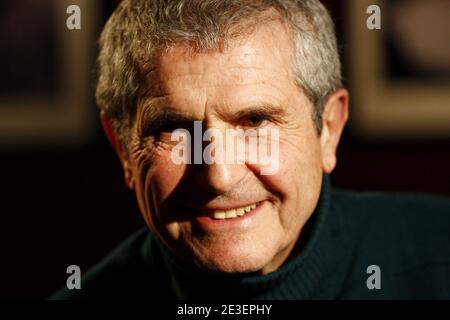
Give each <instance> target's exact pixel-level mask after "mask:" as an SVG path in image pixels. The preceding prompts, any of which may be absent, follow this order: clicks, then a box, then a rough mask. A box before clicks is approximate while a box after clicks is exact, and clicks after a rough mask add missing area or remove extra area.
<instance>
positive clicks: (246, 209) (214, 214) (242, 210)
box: [206, 202, 261, 220]
mask: <svg viewBox="0 0 450 320" xmlns="http://www.w3.org/2000/svg"><path fill="white" fill-rule="evenodd" d="M260 203H261V202H255V203H252V204H250V205H246V206H242V207H236V208H232V209H227V210H206V216H208V217H209V218H211V219H215V220H225V219H234V218H239V217H243V216H245V215H246V214H248V213H250V212H251V211H252V210H253V209H256V208H257V207H258V206H259V205H260Z"/></svg>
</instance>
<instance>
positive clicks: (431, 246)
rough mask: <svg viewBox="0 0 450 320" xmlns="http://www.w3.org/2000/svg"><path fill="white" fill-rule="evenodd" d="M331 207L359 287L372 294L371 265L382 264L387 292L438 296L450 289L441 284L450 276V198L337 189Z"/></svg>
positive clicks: (350, 279) (394, 294) (402, 295)
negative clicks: (367, 285) (337, 221)
mask: <svg viewBox="0 0 450 320" xmlns="http://www.w3.org/2000/svg"><path fill="white" fill-rule="evenodd" d="M332 211H333V214H336V215H338V216H339V217H340V221H341V222H342V229H343V232H344V233H345V236H346V239H347V241H348V248H349V251H350V252H351V265H350V267H349V275H348V278H349V281H350V283H353V286H357V287H359V288H360V292H365V293H366V294H369V292H368V291H367V288H366V282H365V281H366V279H367V277H368V275H367V267H368V266H370V265H377V266H379V267H380V269H381V272H382V275H383V279H384V288H383V290H382V291H383V294H386V295H387V296H389V297H393V298H396V297H408V298H417V297H420V298H429V297H433V298H435V297H439V294H438V292H440V291H444V292H449V291H450V284H443V280H444V279H447V282H448V279H449V278H450V198H448V197H444V196H435V195H426V194H411V193H405V194H400V193H383V192H351V191H343V190H334V191H333V192H332ZM370 294H376V293H370ZM447 295H448V293H447ZM368 297H369V296H368ZM385 297H386V296H385ZM447 297H448V296H447Z"/></svg>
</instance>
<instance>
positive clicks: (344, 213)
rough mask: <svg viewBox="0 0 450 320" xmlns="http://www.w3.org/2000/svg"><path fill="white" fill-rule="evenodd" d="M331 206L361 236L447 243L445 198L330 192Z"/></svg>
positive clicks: (449, 215) (449, 213) (449, 209)
mask: <svg viewBox="0 0 450 320" xmlns="http://www.w3.org/2000/svg"><path fill="white" fill-rule="evenodd" d="M332 206H333V207H332V210H334V211H336V212H337V214H339V215H340V216H341V218H342V219H343V221H344V222H345V223H347V225H348V227H349V228H352V227H353V228H358V229H359V230H364V232H365V233H368V232H369V233H371V232H373V233H374V234H379V235H384V236H388V235H392V236H395V239H397V240H400V239H402V237H404V239H405V240H413V239H411V238H410V237H411V236H412V235H414V236H415V238H416V239H417V237H418V236H420V239H421V241H426V239H428V238H429V237H431V238H433V239H436V238H438V237H439V236H442V237H444V238H445V239H447V240H450V198H449V197H445V196H438V195H428V194H420V193H386V192H354V191H344V190H333V192H332ZM352 222H356V223H352ZM362 227H363V228H362Z"/></svg>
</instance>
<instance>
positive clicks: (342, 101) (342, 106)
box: [320, 89, 349, 173]
mask: <svg viewBox="0 0 450 320" xmlns="http://www.w3.org/2000/svg"><path fill="white" fill-rule="evenodd" d="M348 100H349V95H348V91H347V90H345V89H339V90H337V91H336V92H334V93H333V94H332V95H331V96H330V97H329V98H328V101H327V103H326V105H325V107H324V111H323V114H322V133H321V136H320V144H321V147H322V169H323V171H324V172H325V173H331V172H332V171H333V170H334V168H335V167H336V150H337V146H338V144H339V140H340V138H341V134H342V131H343V129H344V126H345V123H346V122H347V119H348Z"/></svg>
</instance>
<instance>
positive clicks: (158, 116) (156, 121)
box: [140, 106, 201, 135]
mask: <svg viewBox="0 0 450 320" xmlns="http://www.w3.org/2000/svg"><path fill="white" fill-rule="evenodd" d="M194 121H201V119H197V118H194V117H191V116H189V115H187V114H185V113H181V112H178V111H175V110H172V109H170V108H161V107H157V106H152V107H150V108H149V110H148V111H146V112H145V113H144V116H143V119H142V121H141V124H140V130H141V134H143V135H152V134H156V133H159V132H161V131H163V130H166V129H167V130H175V129H181V128H185V129H189V128H192V126H193V124H194Z"/></svg>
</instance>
